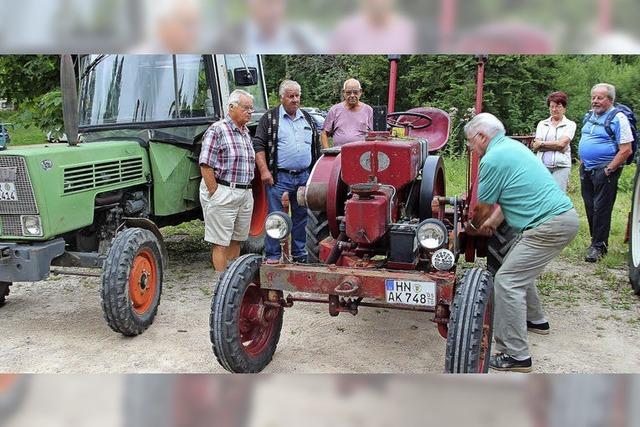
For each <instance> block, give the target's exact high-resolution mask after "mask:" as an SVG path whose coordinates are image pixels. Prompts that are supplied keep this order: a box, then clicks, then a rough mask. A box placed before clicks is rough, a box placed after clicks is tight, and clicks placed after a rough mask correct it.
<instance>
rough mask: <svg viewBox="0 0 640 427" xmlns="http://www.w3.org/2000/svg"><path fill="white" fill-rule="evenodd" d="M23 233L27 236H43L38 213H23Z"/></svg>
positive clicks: (21, 218)
mask: <svg viewBox="0 0 640 427" xmlns="http://www.w3.org/2000/svg"><path fill="white" fill-rule="evenodd" d="M20 222H21V223H22V234H23V235H25V236H42V234H43V233H42V225H40V217H39V216H38V215H21V216H20Z"/></svg>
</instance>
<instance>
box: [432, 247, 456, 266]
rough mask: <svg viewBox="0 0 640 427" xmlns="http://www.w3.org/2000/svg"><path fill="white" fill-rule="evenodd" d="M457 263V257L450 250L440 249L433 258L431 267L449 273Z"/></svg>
mask: <svg viewBox="0 0 640 427" xmlns="http://www.w3.org/2000/svg"><path fill="white" fill-rule="evenodd" d="M455 263H456V257H455V256H454V255H453V252H451V251H450V250H449V249H438V250H437V251H435V252H434V253H433V255H432V256H431V265H433V267H434V268H435V269H436V270H440V271H448V270H451V268H453V265H454V264H455Z"/></svg>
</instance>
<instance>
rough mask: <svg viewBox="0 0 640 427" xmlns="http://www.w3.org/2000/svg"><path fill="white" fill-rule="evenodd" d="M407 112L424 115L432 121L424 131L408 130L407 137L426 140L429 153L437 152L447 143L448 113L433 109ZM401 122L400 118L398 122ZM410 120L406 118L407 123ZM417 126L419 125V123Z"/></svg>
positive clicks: (448, 129)
mask: <svg viewBox="0 0 640 427" xmlns="http://www.w3.org/2000/svg"><path fill="white" fill-rule="evenodd" d="M408 112H409V113H419V114H426V115H427V116H429V117H431V120H433V122H432V123H431V126H428V127H426V128H424V129H410V130H409V131H408V133H407V134H408V136H413V137H416V138H424V139H426V140H427V141H428V142H429V153H433V152H435V151H438V150H439V149H441V148H442V147H444V146H445V145H446V144H447V141H448V140H449V131H450V130H451V118H450V117H449V113H447V112H446V111H443V110H441V109H439V108H433V107H418V108H412V109H411V110H409V111H408ZM401 120H402V116H401V117H400V118H399V120H398V121H401ZM411 120H412V118H411V117H409V116H407V121H411ZM422 121H423V120H422V119H420V122H422ZM417 124H418V125H419V124H421V123H417Z"/></svg>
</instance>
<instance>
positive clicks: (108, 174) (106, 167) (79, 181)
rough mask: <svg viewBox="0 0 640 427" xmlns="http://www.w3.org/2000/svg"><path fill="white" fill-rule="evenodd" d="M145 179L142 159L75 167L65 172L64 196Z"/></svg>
mask: <svg viewBox="0 0 640 427" xmlns="http://www.w3.org/2000/svg"><path fill="white" fill-rule="evenodd" d="M142 177H143V168H142V158H141V157H139V158H137V159H124V160H114V161H110V162H101V163H93V164H90V165H83V166H73V167H70V168H66V169H65V170H64V184H63V192H64V194H69V193H76V192H78V191H85V190H90V189H93V188H100V187H105V186H108V185H112V184H118V183H120V182H126V181H133V180H136V179H140V178H142Z"/></svg>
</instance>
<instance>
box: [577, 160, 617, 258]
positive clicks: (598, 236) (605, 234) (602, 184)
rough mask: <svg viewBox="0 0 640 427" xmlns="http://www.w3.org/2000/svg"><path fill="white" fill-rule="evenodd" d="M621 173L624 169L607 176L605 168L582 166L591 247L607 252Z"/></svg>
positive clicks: (581, 175) (581, 182) (582, 181)
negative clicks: (612, 213) (589, 168)
mask: <svg viewBox="0 0 640 427" xmlns="http://www.w3.org/2000/svg"><path fill="white" fill-rule="evenodd" d="M621 173H622V168H619V169H618V170H616V171H615V172H612V173H611V175H609V176H606V175H605V174H604V167H602V168H597V169H592V170H585V168H584V165H580V188H581V190H582V200H583V201H584V208H585V210H586V212H587V220H588V221H589V234H590V235H591V246H593V247H596V248H599V249H602V250H605V251H606V250H607V246H608V244H609V231H610V230H611V212H612V211H613V204H614V203H615V202H616V195H617V193H618V179H619V178H620V174H621Z"/></svg>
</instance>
